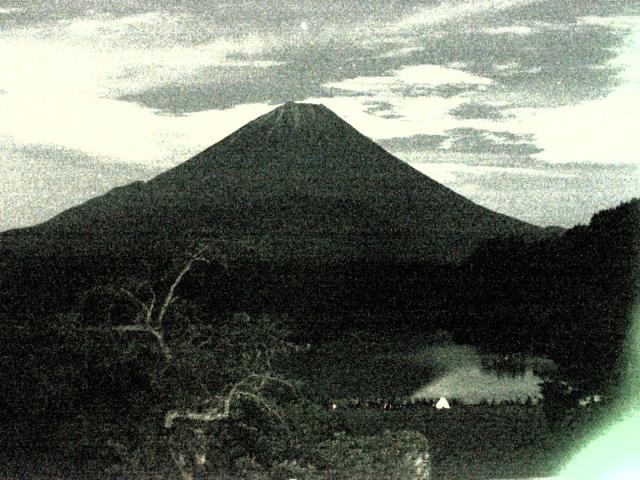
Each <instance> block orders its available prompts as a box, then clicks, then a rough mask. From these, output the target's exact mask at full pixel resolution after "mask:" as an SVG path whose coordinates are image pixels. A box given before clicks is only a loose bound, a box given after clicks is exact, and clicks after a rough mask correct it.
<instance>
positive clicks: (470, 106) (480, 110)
mask: <svg viewBox="0 0 640 480" xmlns="http://www.w3.org/2000/svg"><path fill="white" fill-rule="evenodd" d="M505 110H506V108H505V107H504V106H502V107H497V106H494V105H490V104H487V103H481V102H477V101H474V102H469V103H464V104H462V105H460V106H458V107H456V108H454V109H453V110H451V112H450V114H451V115H453V116H454V117H457V118H460V119H464V120H470V119H478V118H482V119H487V120H502V119H504V118H508V117H513V114H510V113H506V112H505Z"/></svg>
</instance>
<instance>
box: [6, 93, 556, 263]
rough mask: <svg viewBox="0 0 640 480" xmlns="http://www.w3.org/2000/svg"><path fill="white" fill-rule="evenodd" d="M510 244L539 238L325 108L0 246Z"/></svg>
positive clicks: (434, 258) (367, 253)
mask: <svg viewBox="0 0 640 480" xmlns="http://www.w3.org/2000/svg"><path fill="white" fill-rule="evenodd" d="M512 235H517V236H524V237H528V238H537V237H540V236H544V231H543V229H541V228H539V227H536V226H533V225H530V224H527V223H524V222H521V221H518V220H516V219H514V218H510V217H508V216H505V215H501V214H498V213H496V212H493V211H491V210H488V209H486V208H483V207H481V206H479V205H476V204H474V203H473V202H471V201H470V200H468V199H466V198H464V197H462V196H461V195H458V194H457V193H455V192H453V191H452V190H450V189H448V188H446V187H445V186H443V185H441V184H439V183H437V182H435V181H434V180H432V179H430V178H429V177H427V176H425V175H423V174H421V173H419V172H418V171H416V170H415V169H413V168H411V167H410V166H408V165H407V164H405V163H404V162H402V161H401V160H399V159H397V158H395V157H394V156H392V155H391V154H389V153H388V152H386V151H385V150H383V149H382V148H381V147H379V146H378V145H376V144H375V143H374V142H372V141H371V140H370V139H368V138H366V137H365V136H363V135H362V134H360V133H359V132H358V131H357V130H355V129H354V128H353V127H352V126H350V125H349V124H348V123H346V122H345V121H343V120H342V119H341V118H339V117H338V116H337V115H336V114H334V113H333V112H332V111H330V110H329V109H327V108H326V107H324V106H322V105H315V104H303V103H292V102H289V103H286V104H284V105H282V106H280V107H278V108H276V109H274V110H273V111H271V112H269V113H267V114H265V115H263V116H261V117H259V118H257V119H255V120H254V121H252V122H250V123H248V124H247V125H245V126H244V127H242V128H240V129H239V130H237V131H236V132H235V133H233V134H231V135H229V136H228V137H226V138H225V139H223V140H222V141H220V142H219V143H216V144H215V145H213V146H211V147H209V148H208V149H206V150H204V151H203V152H201V153H199V154H198V155H196V156H195V157H193V158H191V159H190V160H188V161H186V162H184V163H182V164H180V165H178V166H177V167H175V168H173V169H171V170H168V171H166V172H164V173H162V174H160V175H158V176H157V177H155V178H153V179H152V180H150V181H148V182H135V183H132V184H130V185H127V186H124V187H120V188H116V189H114V190H112V191H110V192H109V193H107V194H105V195H103V196H101V197H98V198H95V199H93V200H90V201H88V202H86V203H84V204H82V205H79V206H77V207H74V208H71V209H69V210H67V211H65V212H63V213H61V214H59V215H58V216H56V217H54V218H53V219H51V220H49V221H47V222H45V223H43V224H40V225H37V226H35V227H31V228H28V229H22V230H18V231H13V232H9V233H5V234H4V235H3V239H4V240H5V242H11V240H12V239H13V240H14V243H15V242H19V243H22V244H24V243H25V240H27V239H28V241H29V242H31V243H34V242H35V243H38V244H42V242H44V243H45V244H47V245H51V244H53V243H55V245H56V248H57V249H62V250H65V249H67V250H68V249H71V250H74V251H81V252H85V253H86V252H87V251H93V250H95V251H96V252H105V251H110V252H114V253H115V252H118V251H121V250H128V249H131V248H142V249H144V248H146V247H145V246H149V245H156V244H165V243H171V242H172V241H175V240H178V239H197V238H207V239H209V240H210V241H211V242H213V243H217V244H219V245H220V246H221V248H222V249H223V250H225V251H227V253H230V254H232V255H233V254H237V255H243V254H246V252H252V254H253V255H257V256H258V257H259V258H262V259H268V260H291V259H310V260H313V261H314V262H318V261H320V262H324V261H326V262H333V261H335V262H342V261H345V260H349V261H354V260H366V261H368V262H376V261H383V262H386V261H393V262H408V261H428V262H434V263H443V262H449V261H457V260H460V259H462V258H463V257H465V256H467V255H468V254H469V253H470V252H472V251H473V249H474V248H475V247H476V246H477V245H478V244H479V243H480V242H482V241H484V240H486V239H489V238H493V237H502V236H512ZM243 252H245V253H243Z"/></svg>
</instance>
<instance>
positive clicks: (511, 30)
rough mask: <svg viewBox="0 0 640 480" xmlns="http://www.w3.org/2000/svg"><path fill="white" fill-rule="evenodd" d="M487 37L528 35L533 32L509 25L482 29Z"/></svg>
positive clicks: (529, 29)
mask: <svg viewBox="0 0 640 480" xmlns="http://www.w3.org/2000/svg"><path fill="white" fill-rule="evenodd" d="M482 32H483V33H488V34H489V35H529V34H531V33H532V32H533V29H532V28H531V27H528V26H525V25H511V26H506V27H487V28H483V29H482Z"/></svg>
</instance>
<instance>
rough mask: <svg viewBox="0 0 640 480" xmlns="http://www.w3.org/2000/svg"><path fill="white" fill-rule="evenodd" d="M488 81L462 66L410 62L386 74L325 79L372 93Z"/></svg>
mask: <svg viewBox="0 0 640 480" xmlns="http://www.w3.org/2000/svg"><path fill="white" fill-rule="evenodd" d="M469 84H471V85H489V84H491V80H490V79H488V78H483V77H479V76H476V75H471V74H469V73H467V72H465V71H463V70H458V69H454V68H448V67H442V66H439V65H410V66H407V67H403V68H401V69H399V70H393V71H391V72H389V73H388V74H387V75H384V76H377V77H359V78H350V79H347V80H343V81H341V82H333V83H326V84H325V87H327V88H332V89H337V90H345V91H349V92H355V93H364V94H373V93H381V92H384V93H388V92H391V93H393V92H402V93H405V94H410V93H420V92H424V91H425V89H428V88H433V87H439V86H441V85H469Z"/></svg>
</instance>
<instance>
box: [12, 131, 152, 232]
mask: <svg viewBox="0 0 640 480" xmlns="http://www.w3.org/2000/svg"><path fill="white" fill-rule="evenodd" d="M0 157H1V158H2V162H0V178H2V180H3V181H2V182H0V211H2V212H3V215H2V217H0V231H4V230H8V229H11V228H18V227H25V226H29V225H33V224H36V223H40V222H43V221H45V220H47V219H49V218H51V217H52V216H54V215H56V214H58V213H60V212H61V211H63V210H65V209H67V208H70V207H72V206H75V205H77V204H79V203H81V202H84V201H86V200H88V199H90V198H93V197H95V196H98V195H102V194H103V193H106V192H107V191H108V190H110V189H112V188H114V187H116V186H120V185H123V184H127V183H129V182H131V181H132V179H147V178H150V177H151V176H152V175H153V174H154V173H157V171H155V170H149V169H144V168H140V167H136V166H132V165H128V164H121V163H120V164H115V163H111V164H105V163H104V162H101V161H99V160H97V159H95V158H92V157H89V156H87V155H85V154H84V153H82V152H78V151H74V150H69V149H65V148H58V147H44V146H29V147H23V146H16V145H12V146H11V147H9V144H8V143H6V142H4V143H0Z"/></svg>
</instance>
